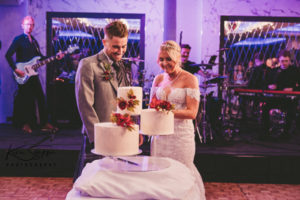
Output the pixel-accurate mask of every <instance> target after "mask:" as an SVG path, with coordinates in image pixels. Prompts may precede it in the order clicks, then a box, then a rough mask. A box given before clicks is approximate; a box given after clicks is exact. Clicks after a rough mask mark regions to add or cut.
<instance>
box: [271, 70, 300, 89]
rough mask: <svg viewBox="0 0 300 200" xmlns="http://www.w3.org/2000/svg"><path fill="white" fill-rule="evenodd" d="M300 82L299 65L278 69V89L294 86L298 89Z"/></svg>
mask: <svg viewBox="0 0 300 200" xmlns="http://www.w3.org/2000/svg"><path fill="white" fill-rule="evenodd" d="M299 84H300V73H299V70H298V69H297V67H295V66H293V65H291V66H289V67H288V68H287V69H281V68H279V69H278V75H277V79H276V85H277V89H278V90H283V89H284V88H293V90H297V85H299Z"/></svg>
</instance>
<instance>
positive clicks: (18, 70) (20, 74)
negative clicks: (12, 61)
mask: <svg viewBox="0 0 300 200" xmlns="http://www.w3.org/2000/svg"><path fill="white" fill-rule="evenodd" d="M15 73H16V74H17V75H18V76H19V77H21V78H22V77H24V76H25V73H24V72H23V71H22V70H20V69H17V68H16V69H15Z"/></svg>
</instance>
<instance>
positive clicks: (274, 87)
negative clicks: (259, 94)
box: [268, 84, 277, 90]
mask: <svg viewBox="0 0 300 200" xmlns="http://www.w3.org/2000/svg"><path fill="white" fill-rule="evenodd" d="M268 88H269V89H270V90H276V88H277V86H276V85H275V84H271V85H268Z"/></svg>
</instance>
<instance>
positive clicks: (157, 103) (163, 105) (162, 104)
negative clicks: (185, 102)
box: [150, 99, 175, 111]
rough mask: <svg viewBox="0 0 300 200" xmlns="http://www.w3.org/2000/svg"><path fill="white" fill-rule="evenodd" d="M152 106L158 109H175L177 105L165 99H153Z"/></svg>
mask: <svg viewBox="0 0 300 200" xmlns="http://www.w3.org/2000/svg"><path fill="white" fill-rule="evenodd" d="M150 108H155V110H157V111H171V110H174V109H175V105H174V104H171V103H170V102H168V101H165V100H158V99H153V100H152V101H151V103H150Z"/></svg>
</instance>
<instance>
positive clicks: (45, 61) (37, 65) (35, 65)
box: [32, 51, 66, 70]
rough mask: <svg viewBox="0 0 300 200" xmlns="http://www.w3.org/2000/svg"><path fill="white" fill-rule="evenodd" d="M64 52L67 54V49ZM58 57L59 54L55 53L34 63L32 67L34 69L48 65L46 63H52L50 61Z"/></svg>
mask: <svg viewBox="0 0 300 200" xmlns="http://www.w3.org/2000/svg"><path fill="white" fill-rule="evenodd" d="M63 53H64V54H65V53H66V51H64V52H63ZM57 57H58V56H57V55H55V56H51V57H49V58H46V59H45V60H42V61H39V62H38V63H36V64H34V65H33V66H32V68H33V69H34V70H37V69H38V68H39V67H41V66H43V65H46V64H48V63H50V62H52V61H54V60H56V59H57Z"/></svg>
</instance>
